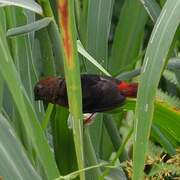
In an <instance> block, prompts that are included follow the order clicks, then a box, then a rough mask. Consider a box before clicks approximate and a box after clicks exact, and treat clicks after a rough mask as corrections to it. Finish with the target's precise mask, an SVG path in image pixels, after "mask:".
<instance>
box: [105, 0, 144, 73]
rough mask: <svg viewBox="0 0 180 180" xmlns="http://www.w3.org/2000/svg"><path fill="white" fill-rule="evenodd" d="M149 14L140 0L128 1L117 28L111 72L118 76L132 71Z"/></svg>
mask: <svg viewBox="0 0 180 180" xmlns="http://www.w3.org/2000/svg"><path fill="white" fill-rule="evenodd" d="M146 21H147V13H146V11H145V9H144V7H143V5H142V4H141V3H140V1H139V0H126V1H125V2H124V5H123V7H122V10H121V14H120V17H119V22H118V25H117V27H116V32H115V36H114V41H113V45H112V51H111V57H110V61H109V71H110V73H111V74H113V75H116V74H118V73H119V72H122V71H123V70H131V69H132V67H133V66H134V64H135V63H136V61H137V59H136V57H138V54H139V51H140V48H141V42H142V38H143V32H144V26H145V23H146Z"/></svg>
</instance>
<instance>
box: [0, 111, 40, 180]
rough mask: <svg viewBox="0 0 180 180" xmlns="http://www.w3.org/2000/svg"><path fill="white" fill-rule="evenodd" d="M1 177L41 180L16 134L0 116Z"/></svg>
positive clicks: (0, 115)
mask: <svg viewBox="0 0 180 180" xmlns="http://www.w3.org/2000/svg"><path fill="white" fill-rule="evenodd" d="M0 159H1V163H0V175H1V177H2V178H3V179H8V180H24V179H26V180H31V179H34V180H40V179H41V178H40V176H39V175H38V174H37V172H36V171H35V169H34V167H33V166H32V164H31V162H30V161H29V159H28V157H27V155H26V153H25V151H24V147H23V146H22V144H21V143H20V141H19V140H18V138H17V137H16V134H15V132H14V131H13V129H12V127H11V126H10V124H9V123H8V121H7V119H5V118H4V117H3V116H2V114H0Z"/></svg>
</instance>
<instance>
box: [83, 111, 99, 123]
mask: <svg viewBox="0 0 180 180" xmlns="http://www.w3.org/2000/svg"><path fill="white" fill-rule="evenodd" d="M95 116H96V113H92V114H84V118H83V119H84V125H86V126H88V125H91V124H92V123H93V119H94V117H95Z"/></svg>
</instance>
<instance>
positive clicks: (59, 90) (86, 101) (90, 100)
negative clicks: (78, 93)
mask: <svg viewBox="0 0 180 180" xmlns="http://www.w3.org/2000/svg"><path fill="white" fill-rule="evenodd" d="M137 87H138V83H128V82H125V81H122V80H119V79H116V78H113V77H109V76H105V75H96V74H81V88H82V110H83V113H97V112H105V111H111V110H113V109H115V108H117V107H120V106H123V105H124V103H125V100H126V97H130V98H135V97H136V95H137ZM34 96H35V100H36V101H37V100H42V101H44V102H50V103H52V104H58V105H60V106H63V107H65V108H69V105H68V95H67V88H66V81H65V78H64V77H55V76H50V77H47V78H45V79H42V80H40V81H39V82H37V83H36V85H35V87H34Z"/></svg>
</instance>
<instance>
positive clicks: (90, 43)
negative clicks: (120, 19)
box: [85, 0, 114, 73]
mask: <svg viewBox="0 0 180 180" xmlns="http://www.w3.org/2000/svg"><path fill="white" fill-rule="evenodd" d="M88 3H89V4H88V15H87V39H86V45H85V47H86V50H87V51H88V53H89V54H91V55H92V56H93V57H94V58H95V59H97V61H98V63H99V64H101V66H103V67H104V68H106V67H107V64H108V61H107V60H108V37H109V31H110V25H111V16H112V10H113V4H114V0H111V1H109V0H99V1H97V0H91V1H89V2H88ZM86 65H87V72H89V73H99V71H97V69H96V68H94V66H92V64H91V63H87V64H86Z"/></svg>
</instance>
